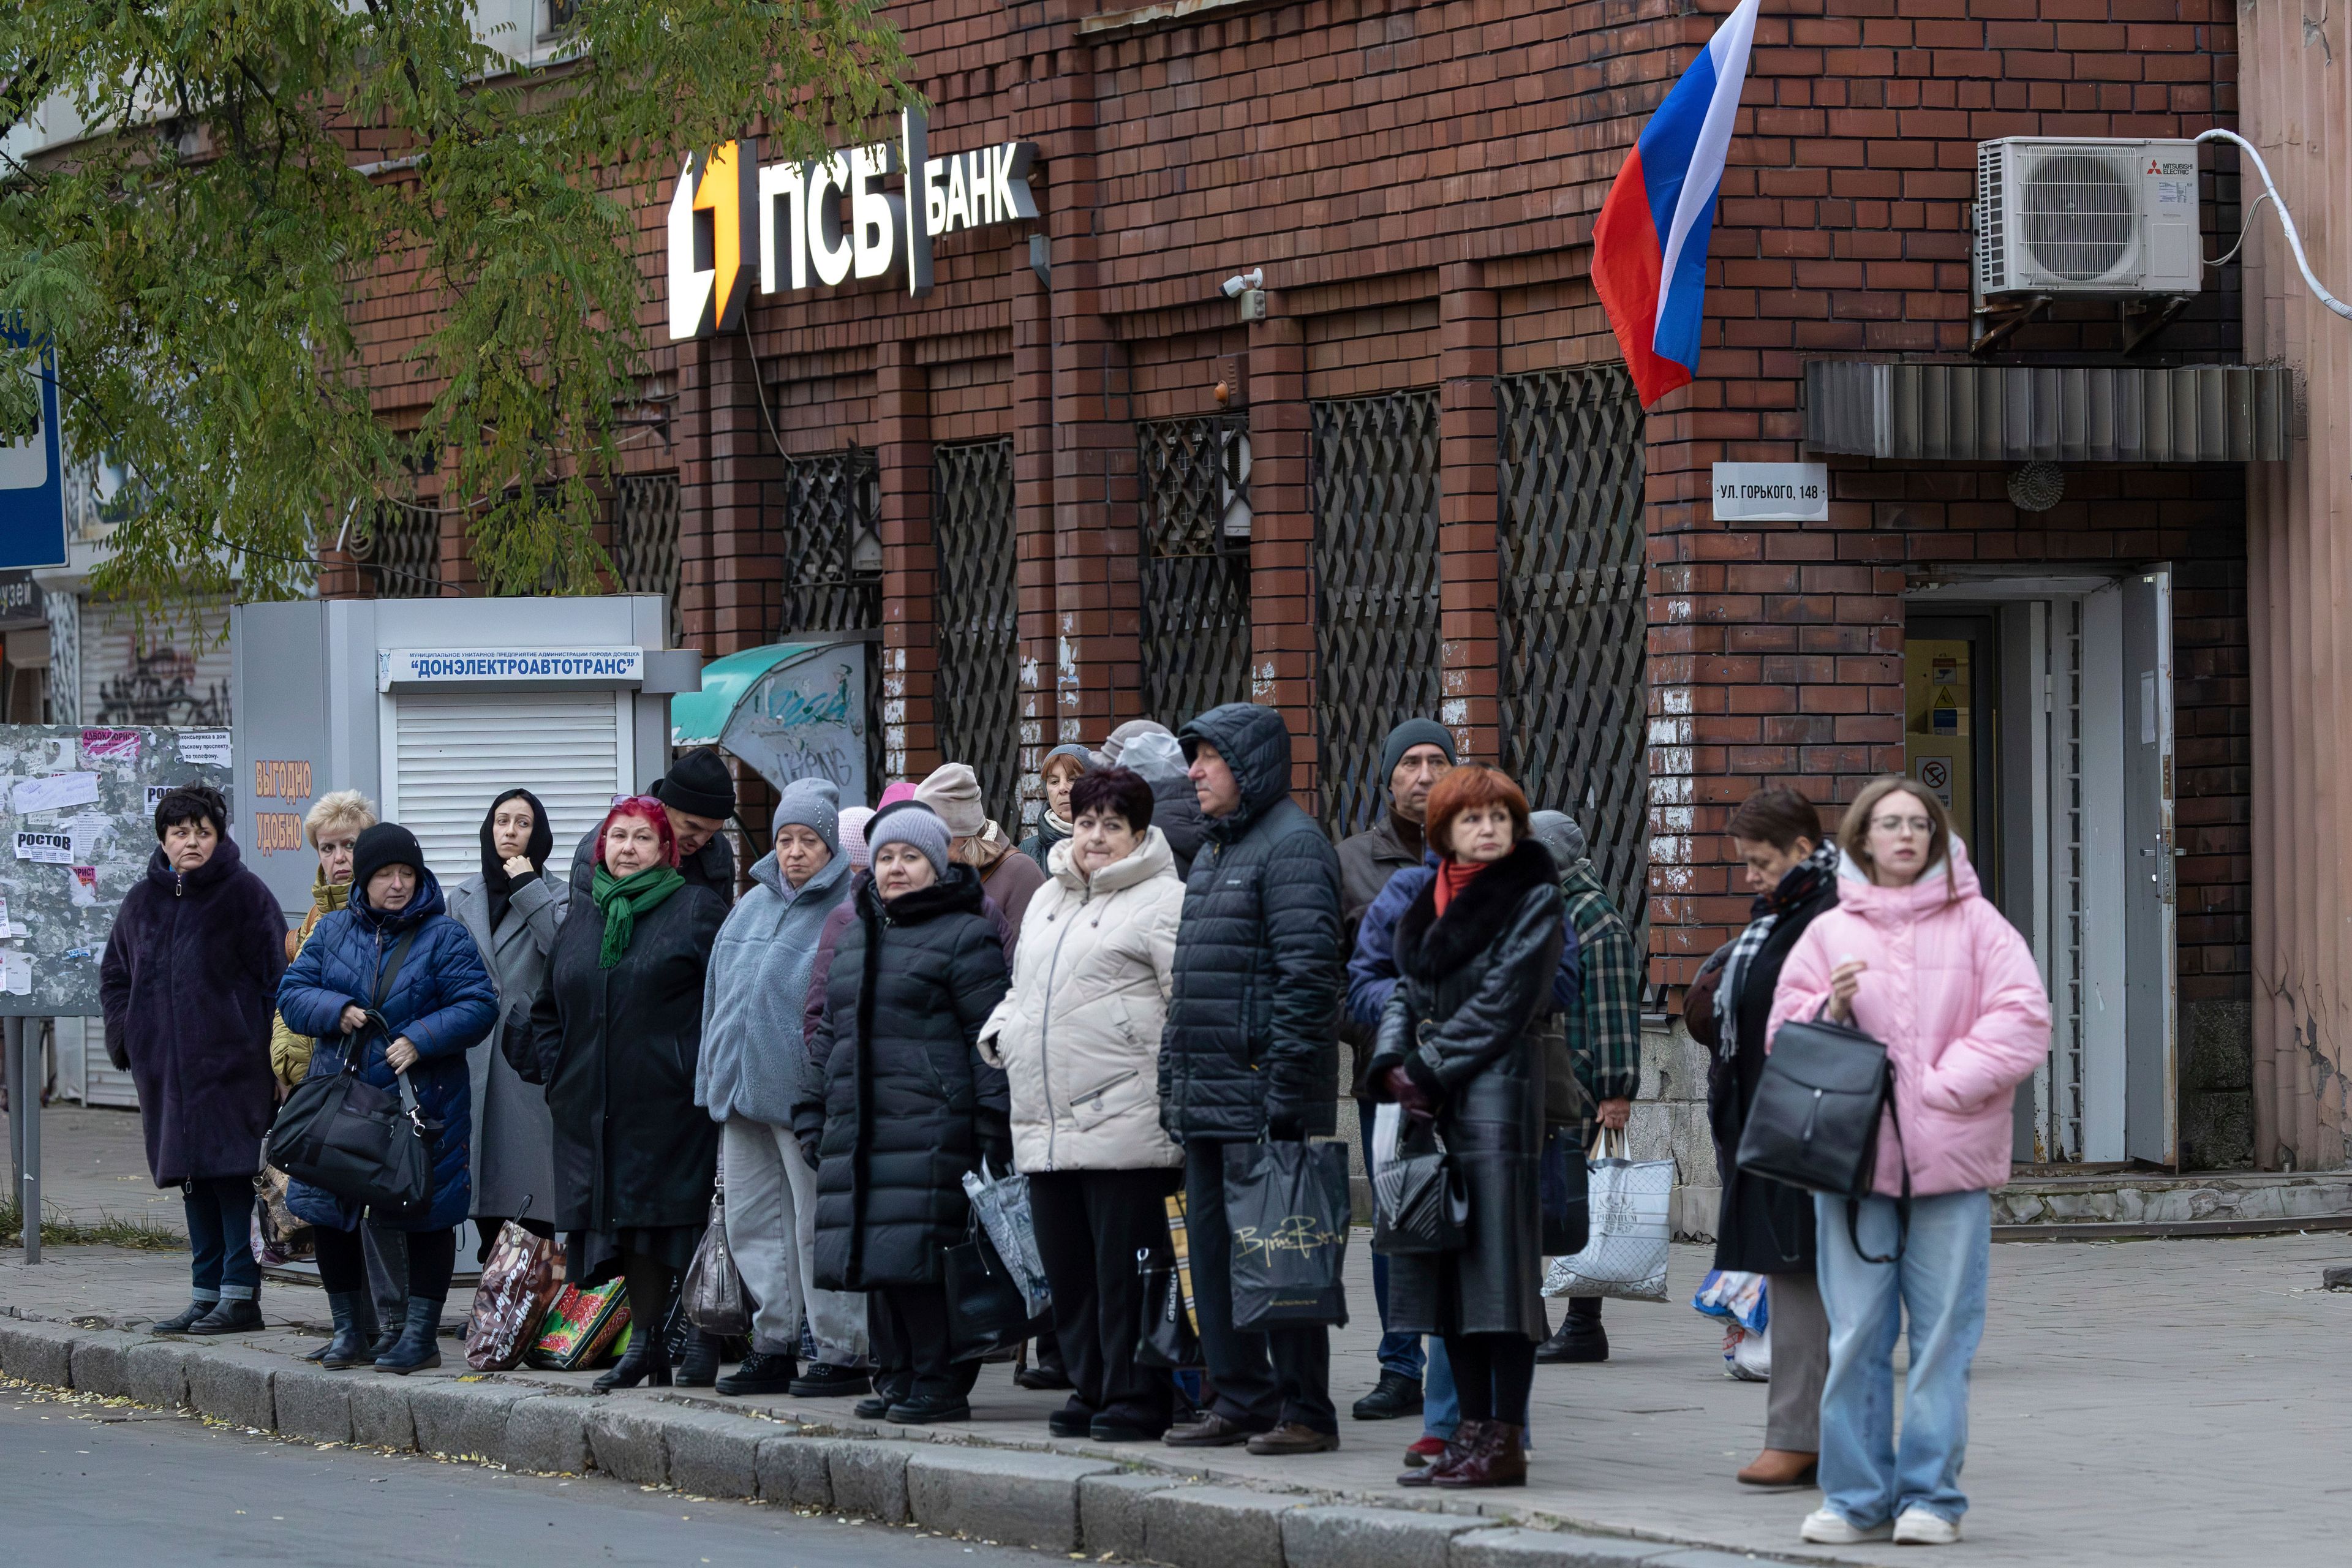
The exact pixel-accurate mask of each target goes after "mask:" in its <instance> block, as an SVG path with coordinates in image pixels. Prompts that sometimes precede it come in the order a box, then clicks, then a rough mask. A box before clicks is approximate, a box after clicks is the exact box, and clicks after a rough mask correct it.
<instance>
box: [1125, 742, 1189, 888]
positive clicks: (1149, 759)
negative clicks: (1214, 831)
mask: <svg viewBox="0 0 2352 1568" xmlns="http://www.w3.org/2000/svg"><path fill="white" fill-rule="evenodd" d="M1118 765H1119V766H1120V767H1123V768H1125V769H1127V771H1128V772H1129V773H1134V774H1135V775H1136V776H1137V777H1139V778H1140V779H1142V780H1143V782H1144V783H1146V784H1150V786H1151V826H1154V827H1156V828H1158V829H1160V834H1161V836H1162V837H1165V838H1166V839H1167V840H1168V852H1169V854H1171V856H1173V857H1174V858H1175V862H1176V879H1177V880H1178V881H1182V880H1184V879H1186V878H1189V877H1190V876H1192V860H1193V858H1194V857H1195V856H1197V855H1199V854H1200V853H1201V846H1202V845H1203V844H1205V843H1207V842H1208V837H1209V819H1208V818H1207V817H1205V816H1202V815H1201V796H1200V794H1199V792H1197V791H1196V790H1194V789H1193V788H1192V779H1190V778H1189V777H1187V776H1186V773H1185V763H1184V749H1183V743H1182V742H1180V741H1178V740H1177V739H1176V737H1175V736H1173V735H1171V734H1166V733H1160V732H1147V733H1144V734H1140V735H1136V736H1133V737H1131V738H1129V741H1128V742H1127V744H1126V745H1125V746H1124V747H1123V748H1121V749H1120V752H1119V754H1118Z"/></svg>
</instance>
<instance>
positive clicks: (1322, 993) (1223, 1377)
mask: <svg viewBox="0 0 2352 1568" xmlns="http://www.w3.org/2000/svg"><path fill="white" fill-rule="evenodd" d="M1178 738H1179V739H1180V740H1181V742H1183V746H1184V754H1185V756H1186V757H1187V759H1189V760H1190V762H1191V763H1192V784H1193V789H1194V791H1195V793H1196V795H1198V798H1199V800H1200V805H1201V813H1202V816H1205V817H1207V818H1208V819H1209V830H1208V842H1207V844H1206V845H1205V846H1203V847H1202V851H1201V854H1200V856H1199V858H1197V859H1195V860H1194V861H1193V862H1192V876H1191V877H1190V878H1189V879H1187V880H1186V882H1185V887H1184V915H1183V922H1182V924H1181V925H1180V926H1179V927H1178V929H1177V933H1176V964H1175V976H1174V986H1173V990H1172V993H1171V996H1170V999H1169V1005H1168V1023H1167V1026H1166V1027H1165V1028H1164V1029H1163V1030H1162V1032H1161V1034H1160V1123H1161V1125H1162V1126H1164V1127H1166V1128H1167V1130H1168V1133H1169V1135H1170V1136H1171V1137H1172V1138H1174V1139H1175V1140H1176V1141H1177V1142H1179V1143H1181V1144H1182V1145H1183V1146H1184V1205H1185V1215H1186V1230H1187V1233H1188V1235H1189V1236H1190V1237H1191V1240H1192V1300H1193V1304H1194V1309H1195V1311H1196V1312H1197V1314H1198V1317H1199V1327H1200V1331H1201V1349H1202V1356H1203V1358H1204V1359H1205V1360H1206V1361H1207V1363H1208V1366H1209V1375H1210V1378H1211V1380H1212V1381H1213V1382H1214V1384H1216V1399H1215V1402H1214V1405H1213V1408H1212V1409H1211V1410H1210V1411H1209V1412H1208V1413H1207V1414H1206V1415H1203V1416H1202V1418H1201V1419H1200V1420H1199V1421H1197V1422H1193V1423H1192V1424H1190V1425H1187V1426H1178V1427H1173V1428H1171V1430H1170V1431H1169V1433H1168V1434H1167V1436H1166V1437H1165V1438H1164V1439H1162V1440H1163V1441H1165V1442H1167V1443H1169V1444H1171V1446H1174V1447H1225V1446H1227V1445H1230V1444H1234V1443H1241V1442H1247V1443H1248V1444H1249V1447H1250V1452H1251V1453H1253V1454H1315V1453H1322V1452H1326V1451H1328V1450H1329V1449H1333V1448H1336V1447H1339V1425H1338V1422H1337V1421H1336V1420H1335V1419H1334V1417H1333V1415H1332V1410H1331V1395H1330V1378H1331V1344H1330V1338H1329V1336H1328V1333H1327V1331H1324V1330H1323V1329H1320V1328H1309V1329H1276V1330H1275V1331H1272V1332H1270V1333H1244V1332H1242V1331H1238V1330H1236V1329H1235V1328H1234V1321H1233V1287H1232V1270H1233V1242H1232V1236H1231V1233H1230V1231H1229V1229H1228V1227H1227V1226H1226V1224H1225V1193H1224V1147H1225V1145H1226V1144H1227V1143H1233V1142H1253V1141H1255V1140H1256V1139H1259V1138H1263V1137H1271V1138H1285V1139H1299V1140H1304V1139H1306V1138H1307V1136H1308V1135H1309V1134H1311V1133H1317V1132H1320V1133H1324V1134H1327V1135H1328V1133H1330V1132H1331V1131H1332V1130H1333V1128H1334V1127H1335V1126H1336V1125H1337V1121H1336V1114H1337V1106H1336V1092H1337V1088H1338V1077H1339V1047H1338V1039H1337V1032H1336V1031H1337V1026H1338V1015H1339V989H1340V967H1339V966H1340V948H1339V857H1338V856H1337V855H1336V854H1334V853H1333V851H1332V848H1331V841H1330V840H1329V839H1328V838H1327V837H1324V834H1323V830H1322V828H1321V827H1319V826H1317V825H1316V822H1315V819H1314V818H1313V817H1311V816H1307V814H1306V813H1305V812H1303V811H1301V810H1300V809H1299V808H1298V807H1297V805H1295V804H1293V803H1292V801H1291V799H1290V731H1289V730H1288V728H1287V727H1286V725H1285V724H1284V723H1283V720H1282V715H1280V714H1279V713H1276V711H1274V710H1272V709H1270V708H1259V707H1255V706H1253V705H1251V704H1249V703H1246V702H1231V703H1227V704H1225V705H1224V706H1223V707H1222V708H1213V709H1211V710H1209V711H1207V712H1206V713H1203V714H1202V715H1201V716H1200V717H1199V718H1197V719H1195V720H1193V721H1192V722H1191V723H1189V724H1187V725H1185V726H1184V729H1183V731H1182V732H1181V734H1180V735H1179V737H1178ZM1269 1355H1271V1358H1272V1364H1271V1365H1270V1366H1269V1364H1268V1357H1269Z"/></svg>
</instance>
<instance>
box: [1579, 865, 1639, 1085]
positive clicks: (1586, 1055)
mask: <svg viewBox="0 0 2352 1568" xmlns="http://www.w3.org/2000/svg"><path fill="white" fill-rule="evenodd" d="M1559 890H1560V894H1561V896H1562V897H1563V898H1564V899H1566V900H1567V901H1568V918H1569V921H1570V923H1571V924H1573V925H1574V926H1575V927H1576V940H1577V942H1578V943H1579V945H1580V947H1581V948H1582V949H1583V956H1584V999H1583V1005H1582V1006H1581V1007H1580V1008H1578V1009H1576V1010H1575V1011H1572V1012H1570V1014H1569V1015H1568V1020H1567V1021H1568V1047H1569V1052H1570V1056H1571V1057H1572V1058H1574V1060H1575V1062H1576V1076H1577V1077H1578V1078H1579V1079H1582V1080H1583V1083H1584V1087H1585V1089H1586V1090H1587V1092H1589V1093H1590V1094H1591V1096H1592V1098H1593V1099H1595V1100H1631V1099H1633V1096H1634V1094H1635V1092H1636V1091H1637V1090H1638V1089H1640V1088H1641V1082H1642V955H1641V954H1640V953H1638V952H1634V951H1633V931H1632V930H1631V929H1630V928H1629V927H1627V925H1626V924H1625V917H1624V916H1623V915H1622V914H1620V913H1618V912H1617V906H1616V905H1615V904H1614V903H1612V902H1611V901H1610V899H1609V893H1608V890H1607V889H1604V888H1602V887H1601V878H1600V875H1599V873H1598V872H1596V871H1595V870H1594V869H1593V868H1592V862H1591V860H1589V859H1588V860H1579V861H1578V862H1577V863H1576V864H1575V865H1574V866H1572V867H1570V868H1569V872H1568V875H1567V876H1565V877H1562V878H1561V879H1560V881H1559Z"/></svg>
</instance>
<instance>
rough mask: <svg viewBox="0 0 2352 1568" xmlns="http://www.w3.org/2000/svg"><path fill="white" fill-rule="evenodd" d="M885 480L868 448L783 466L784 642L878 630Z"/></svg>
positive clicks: (847, 449)
mask: <svg viewBox="0 0 2352 1568" xmlns="http://www.w3.org/2000/svg"><path fill="white" fill-rule="evenodd" d="M881 510H882V481H881V474H880V470H879V468H877V466H876V464H875V460H874V449H873V448H872V447H844V448H843V449H842V450H840V451H838V452H819V453H817V454H815V455H814V456H813V457H806V458H790V459H788V460H787V461H786V462H785V464H784V605H783V626H782V631H783V632H784V634H785V635H786V636H787V637H793V636H798V635H800V634H803V633H808V632H854V631H868V630H871V629H873V628H875V627H877V626H880V625H881V624H882V544H881V536H880V533H879V531H878V519H879V517H880V514H881Z"/></svg>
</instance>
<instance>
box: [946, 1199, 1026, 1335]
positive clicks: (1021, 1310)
mask: <svg viewBox="0 0 2352 1568" xmlns="http://www.w3.org/2000/svg"><path fill="white" fill-rule="evenodd" d="M940 1271H941V1276H942V1281H943V1283H944V1284H945V1285H946V1286H947V1295H948V1355H949V1357H950V1359H951V1360H954V1361H978V1360H979V1359H981V1358H982V1356H986V1355H992V1354H994V1353H995V1352H997V1351H1000V1350H1003V1349H1005V1348H1006V1347H1008V1346H1011V1345H1017V1344H1019V1343H1020V1342H1022V1341H1023V1340H1025V1339H1028V1338H1030V1337H1031V1336H1032V1335H1033V1334H1034V1333H1036V1332H1038V1331H1040V1330H1041V1328H1042V1327H1043V1326H1044V1324H1045V1321H1046V1320H1045V1319H1044V1318H1042V1317H1041V1318H1039V1319H1036V1320H1034V1321H1033V1320H1032V1319H1031V1318H1030V1316H1029V1304H1028V1302H1026V1301H1025V1300H1023V1299H1022V1296H1021V1285H1020V1282H1019V1281H1018V1280H1016V1279H1013V1271H1012V1270H1011V1269H1009V1268H1005V1267H1004V1262H1003V1259H1002V1258H998V1257H997V1256H996V1248H995V1247H993V1246H992V1245H991V1244H990V1242H989V1239H988V1233H987V1232H986V1231H984V1230H982V1229H981V1227H980V1221H979V1219H978V1218H977V1217H975V1218H974V1219H973V1220H972V1222H971V1231H970V1233H969V1234H967V1235H966V1236H965V1237H964V1239H963V1241H962V1243H961V1245H959V1246H955V1247H949V1248H948V1249H947V1250H946V1251H945V1252H944V1253H942V1254H940Z"/></svg>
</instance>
